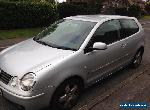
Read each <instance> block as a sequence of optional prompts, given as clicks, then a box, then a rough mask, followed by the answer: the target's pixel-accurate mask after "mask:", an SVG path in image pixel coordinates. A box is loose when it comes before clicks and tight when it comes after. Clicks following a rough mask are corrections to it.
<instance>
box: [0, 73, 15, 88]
mask: <svg viewBox="0 0 150 110" xmlns="http://www.w3.org/2000/svg"><path fill="white" fill-rule="evenodd" d="M11 78H12V76H11V75H9V74H7V73H6V72H4V71H3V70H1V71H0V81H2V82H3V83H5V84H6V85H7V84H8V83H9V81H10V80H11Z"/></svg>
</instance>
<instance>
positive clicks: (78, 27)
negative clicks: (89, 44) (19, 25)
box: [34, 19, 96, 51]
mask: <svg viewBox="0 0 150 110" xmlns="http://www.w3.org/2000/svg"><path fill="white" fill-rule="evenodd" d="M95 25H96V23H95V22H89V21H80V20H65V19H64V20H60V21H58V22H56V23H54V24H52V25H51V26H50V27H48V28H46V29H45V30H44V31H42V32H41V33H40V34H39V35H38V36H36V37H35V38H34V40H35V41H37V42H39V43H42V44H44V45H49V46H51V47H53V48H60V49H68V50H74V51H76V50H78V49H79V48H80V46H81V45H82V43H83V42H84V40H85V39H86V37H87V36H88V34H89V33H90V32H91V30H92V29H93V27H94V26H95Z"/></svg>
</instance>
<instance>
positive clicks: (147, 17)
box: [141, 15, 150, 20]
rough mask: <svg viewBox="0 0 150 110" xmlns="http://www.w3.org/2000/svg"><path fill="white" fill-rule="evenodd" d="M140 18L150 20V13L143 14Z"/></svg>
mask: <svg viewBox="0 0 150 110" xmlns="http://www.w3.org/2000/svg"><path fill="white" fill-rule="evenodd" d="M141 19H142V20H150V15H146V16H143V17H142V18H141Z"/></svg>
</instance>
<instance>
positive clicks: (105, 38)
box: [84, 20, 126, 82]
mask: <svg viewBox="0 0 150 110" xmlns="http://www.w3.org/2000/svg"><path fill="white" fill-rule="evenodd" d="M120 29H121V26H120V22H119V21H118V20H110V21H106V22H104V23H103V24H102V25H100V26H99V28H98V29H97V30H96V32H95V33H94V35H93V37H92V38H91V40H90V41H89V43H88V45H87V47H86V48H85V55H84V59H86V61H85V65H86V67H87V69H88V72H89V73H88V77H87V78H88V82H91V81H95V80H97V79H98V78H100V77H102V76H104V75H106V74H108V73H111V72H112V71H113V70H115V69H117V68H118V67H120V66H121V65H122V64H123V62H124V58H123V57H124V55H125V51H124V49H125V44H126V41H124V40H123V41H119V40H120ZM95 42H103V43H106V44H107V46H108V47H107V49H106V50H93V51H91V50H90V48H92V46H93V44H94V43H95Z"/></svg>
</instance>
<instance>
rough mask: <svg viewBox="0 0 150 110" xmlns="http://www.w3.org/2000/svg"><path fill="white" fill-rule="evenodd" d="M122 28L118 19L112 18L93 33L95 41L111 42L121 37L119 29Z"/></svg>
mask: <svg viewBox="0 0 150 110" xmlns="http://www.w3.org/2000/svg"><path fill="white" fill-rule="evenodd" d="M120 29H121V26H120V23H119V21H118V20H111V21H107V22H105V23H103V24H102V25H101V26H100V27H99V28H98V29H97V30H96V32H95V34H94V35H93V38H92V39H93V40H94V42H103V43H106V44H111V43H113V42H116V41H117V40H118V38H119V30H120Z"/></svg>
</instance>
